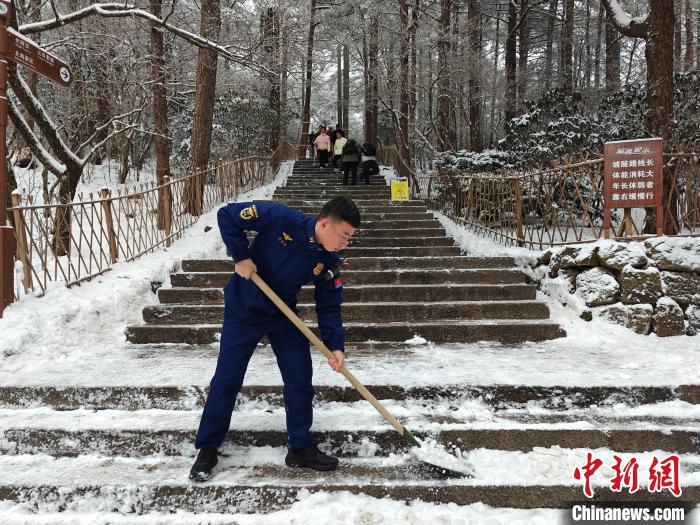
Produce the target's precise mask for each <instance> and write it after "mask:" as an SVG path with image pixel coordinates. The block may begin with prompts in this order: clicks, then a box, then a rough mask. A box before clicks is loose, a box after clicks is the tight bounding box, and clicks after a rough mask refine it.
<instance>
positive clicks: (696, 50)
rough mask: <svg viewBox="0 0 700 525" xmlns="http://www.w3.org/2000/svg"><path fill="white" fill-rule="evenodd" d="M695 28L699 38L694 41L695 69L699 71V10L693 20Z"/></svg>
mask: <svg viewBox="0 0 700 525" xmlns="http://www.w3.org/2000/svg"><path fill="white" fill-rule="evenodd" d="M695 28H696V30H697V32H698V35H699V37H698V38H696V39H695V69H699V70H700V9H698V14H697V17H696V18H695Z"/></svg>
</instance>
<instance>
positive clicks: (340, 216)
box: [318, 196, 360, 228]
mask: <svg viewBox="0 0 700 525" xmlns="http://www.w3.org/2000/svg"><path fill="white" fill-rule="evenodd" d="M326 217H328V218H330V219H332V220H334V221H338V222H342V221H345V222H347V223H348V224H350V226H352V227H353V228H359V227H360V210H358V209H357V206H356V205H355V203H354V202H353V201H352V199H349V198H347V197H344V196H339V197H334V198H332V199H331V200H329V201H328V202H327V203H326V204H324V205H323V208H321V213H319V214H318V218H319V219H325V218H326Z"/></svg>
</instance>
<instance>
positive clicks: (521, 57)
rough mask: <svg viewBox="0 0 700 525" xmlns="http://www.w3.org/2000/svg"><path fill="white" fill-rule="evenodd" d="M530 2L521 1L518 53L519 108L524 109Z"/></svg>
mask: <svg viewBox="0 0 700 525" xmlns="http://www.w3.org/2000/svg"><path fill="white" fill-rule="evenodd" d="M528 3H529V0H520V28H519V33H520V34H519V40H520V42H519V44H520V45H519V53H518V107H519V108H522V107H524V104H525V100H526V98H527V75H528V72H527V59H528V54H529V44H530V38H529V32H530V29H529V24H528V19H527V18H528V11H529V5H528Z"/></svg>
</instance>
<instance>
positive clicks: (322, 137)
mask: <svg viewBox="0 0 700 525" xmlns="http://www.w3.org/2000/svg"><path fill="white" fill-rule="evenodd" d="M314 146H316V148H317V149H318V165H319V166H320V167H322V168H325V167H326V165H327V164H328V154H329V152H330V150H331V138H330V137H329V136H328V135H326V128H324V127H321V129H319V130H318V136H317V137H316V139H315V140H314Z"/></svg>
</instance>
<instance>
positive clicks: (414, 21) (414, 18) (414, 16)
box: [408, 0, 420, 126]
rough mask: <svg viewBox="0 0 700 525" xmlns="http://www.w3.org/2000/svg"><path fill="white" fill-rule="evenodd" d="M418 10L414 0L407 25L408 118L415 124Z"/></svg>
mask: <svg viewBox="0 0 700 525" xmlns="http://www.w3.org/2000/svg"><path fill="white" fill-rule="evenodd" d="M419 12H420V0H415V3H414V5H413V8H412V9H411V26H410V27H409V38H410V40H411V78H410V79H409V82H410V87H409V92H410V101H409V107H410V110H409V117H408V118H409V120H410V121H411V125H412V126H415V125H416V105H417V104H418V92H417V89H418V87H417V84H418V69H417V66H418V45H417V44H416V33H417V32H418V13H419Z"/></svg>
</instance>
